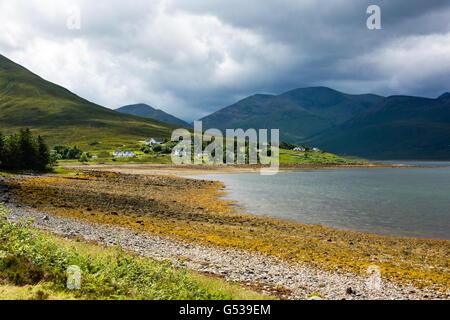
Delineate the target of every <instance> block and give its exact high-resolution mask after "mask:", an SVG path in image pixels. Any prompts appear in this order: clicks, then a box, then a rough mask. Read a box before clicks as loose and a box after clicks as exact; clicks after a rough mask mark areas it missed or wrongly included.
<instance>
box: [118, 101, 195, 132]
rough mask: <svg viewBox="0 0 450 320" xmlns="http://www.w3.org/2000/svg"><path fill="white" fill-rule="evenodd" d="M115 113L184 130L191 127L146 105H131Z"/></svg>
mask: <svg viewBox="0 0 450 320" xmlns="http://www.w3.org/2000/svg"><path fill="white" fill-rule="evenodd" d="M116 111H117V112H121V113H126V114H132V115H134V116H138V117H143V118H150V119H155V120H158V121H161V122H165V123H170V124H175V125H178V126H182V127H185V128H189V127H191V125H190V124H188V123H187V122H185V121H183V120H181V119H178V118H176V117H174V116H172V115H171V114H168V113H166V112H164V111H162V110H159V109H155V108H153V107H151V106H149V105H147V104H142V103H141V104H133V105H129V106H125V107H121V108H119V109H116Z"/></svg>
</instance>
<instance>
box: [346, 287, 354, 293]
mask: <svg viewBox="0 0 450 320" xmlns="http://www.w3.org/2000/svg"><path fill="white" fill-rule="evenodd" d="M345 293H347V294H356V291H355V290H353V289H352V288H351V287H348V288H347V290H346V291H345Z"/></svg>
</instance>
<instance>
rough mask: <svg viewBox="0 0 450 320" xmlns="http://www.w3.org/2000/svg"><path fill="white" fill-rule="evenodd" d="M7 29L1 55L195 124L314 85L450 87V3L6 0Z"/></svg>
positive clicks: (91, 91) (75, 86)
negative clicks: (254, 99) (375, 15)
mask: <svg viewBox="0 0 450 320" xmlns="http://www.w3.org/2000/svg"><path fill="white" fill-rule="evenodd" d="M370 5H378V6H379V7H380V9H381V29H375V30H370V29H368V27H367V24H366V21H367V19H368V18H369V16H370V14H368V13H367V8H368V7H369V6H370ZM0 30H1V33H0V54H2V55H5V56H6V57H8V58H9V59H11V60H13V61H15V62H17V63H19V64H21V65H23V66H24V67H26V68H28V69H30V70H31V71H33V72H34V73H36V74H38V75H40V76H41V77H43V78H45V79H47V80H49V81H52V82H55V83H57V84H60V85H62V86H64V87H66V88H68V89H69V90H71V91H72V92H74V93H76V94H78V95H80V96H82V97H83V98H86V99H88V100H90V101H92V102H95V103H98V104H100V105H102V106H105V107H108V108H111V109H115V108H118V107H121V106H123V105H128V104H134V103H147V104H149V105H152V106H154V107H157V108H160V109H162V110H164V111H166V112H169V113H171V114H174V115H175V116H178V117H180V118H182V119H184V120H187V121H193V120H195V119H199V118H201V117H203V116H205V115H207V114H209V113H211V112H214V111H217V110H219V109H220V108H222V107H225V106H227V105H230V104H232V103H234V102H236V101H238V100H240V99H242V98H245V97H247V96H249V95H253V94H256V93H270V94H280V93H283V92H286V91H289V90H291V89H294V88H302V87H309V86H329V87H332V88H334V89H336V90H340V91H343V92H346V93H355V94H358V93H376V94H380V95H385V96H389V95H397V94H407V95H417V96H426V97H437V96H439V95H440V94H442V93H443V92H446V91H450V1H448V0H427V1H423V0H367V1H366V0H245V1H242V0H239V1H238V0H221V1H219V0H146V1H144V0H130V1H122V0H120V1H119V0H96V1H89V0H53V1H51V0H14V1H11V0H0Z"/></svg>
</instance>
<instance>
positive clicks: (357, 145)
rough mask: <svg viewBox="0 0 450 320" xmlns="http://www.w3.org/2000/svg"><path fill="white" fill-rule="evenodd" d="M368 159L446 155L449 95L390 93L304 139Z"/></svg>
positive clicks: (449, 138) (449, 143)
mask: <svg viewBox="0 0 450 320" xmlns="http://www.w3.org/2000/svg"><path fill="white" fill-rule="evenodd" d="M307 142H308V143H310V144H314V145H317V146H319V147H321V148H324V149H325V150H327V151H329V152H336V153H339V154H351V155H358V156H362V157H366V158H372V159H402V160H406V159H435V160H439V159H441V160H449V159H450V96H449V95H446V96H441V97H440V98H438V99H427V98H420V97H409V96H393V97H389V98H386V99H384V100H383V101H382V102H381V103H379V104H377V105H376V106H373V107H372V108H370V109H368V110H366V111H364V112H362V113H361V114H358V115H356V116H355V117H353V118H352V119H350V120H348V121H346V122H345V123H343V124H341V125H339V126H337V127H334V128H330V129H328V130H326V131H324V132H322V133H320V134H318V135H316V136H314V137H311V138H310V139H308V140H307Z"/></svg>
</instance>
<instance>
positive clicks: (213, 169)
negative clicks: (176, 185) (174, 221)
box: [60, 163, 447, 175]
mask: <svg viewBox="0 0 450 320" xmlns="http://www.w3.org/2000/svg"><path fill="white" fill-rule="evenodd" d="M60 167H61V168H64V169H69V170H90V171H104V172H117V173H125V174H145V175H155V174H161V175H205V174H233V173H259V171H260V169H261V168H265V167H267V166H261V165H167V164H95V165H91V164H84V165H83V164H64V165H61V166H60ZM442 167H447V166H442ZM388 168H390V169H402V168H440V166H422V165H420V166H419V165H403V164H384V163H369V164H280V167H279V170H280V171H283V172H285V171H286V172H287V171H291V170H351V169H388Z"/></svg>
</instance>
